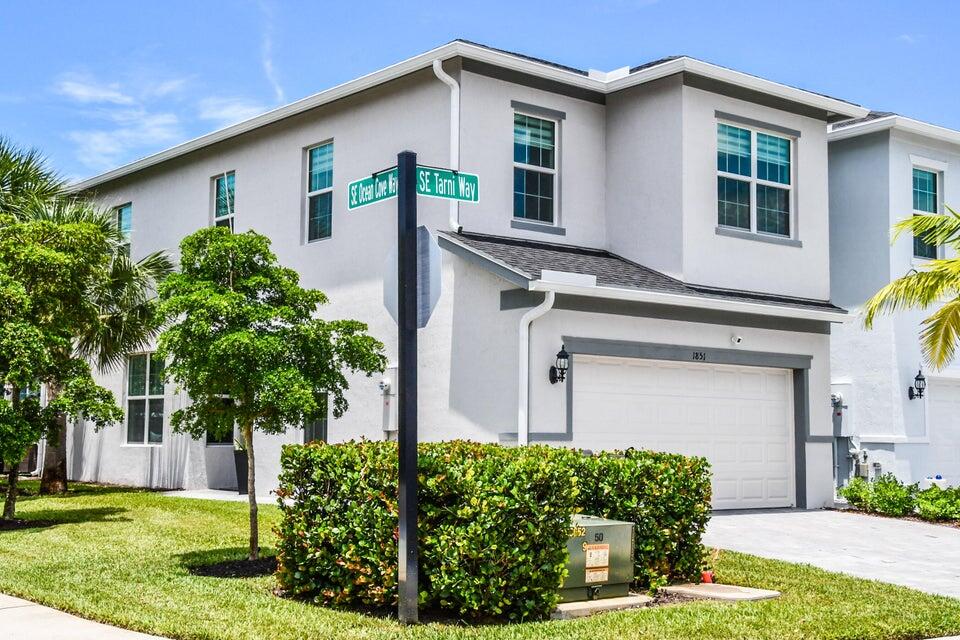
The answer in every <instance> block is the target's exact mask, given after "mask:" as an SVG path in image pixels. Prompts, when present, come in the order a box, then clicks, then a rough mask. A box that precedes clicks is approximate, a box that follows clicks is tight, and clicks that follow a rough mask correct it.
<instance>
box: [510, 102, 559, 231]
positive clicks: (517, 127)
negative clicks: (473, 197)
mask: <svg viewBox="0 0 960 640" xmlns="http://www.w3.org/2000/svg"><path fill="white" fill-rule="evenodd" d="M556 190H557V122H556V121H554V120H547V119H544V118H536V117H534V116H528V115H526V114H523V113H520V112H515V113H514V114H513V216H514V218H519V219H523V220H531V221H534V222H545V223H549V224H553V222H554V220H555V211H554V210H555V202H556Z"/></svg>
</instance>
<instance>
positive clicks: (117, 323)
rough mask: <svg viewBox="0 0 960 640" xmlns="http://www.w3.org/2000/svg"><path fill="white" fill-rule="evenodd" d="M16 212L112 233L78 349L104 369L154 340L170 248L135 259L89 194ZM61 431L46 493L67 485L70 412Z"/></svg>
mask: <svg viewBox="0 0 960 640" xmlns="http://www.w3.org/2000/svg"><path fill="white" fill-rule="evenodd" d="M15 215H16V216H17V217H18V218H19V219H20V220H34V221H48V222H53V223H61V224H68V223H78V222H85V223H89V224H93V225H96V226H97V227H100V228H101V229H102V230H103V232H104V235H105V236H106V237H107V238H108V239H109V244H108V251H109V252H110V256H109V261H108V266H107V268H106V272H105V273H104V274H103V277H102V278H100V279H99V280H97V281H96V282H95V283H94V285H93V286H92V287H91V288H90V290H89V291H88V295H87V302H88V303H89V307H90V310H91V311H92V313H89V314H83V316H82V318H83V320H82V321H81V322H79V323H78V325H77V331H76V334H75V336H74V339H75V340H74V348H75V350H76V352H77V354H78V355H80V356H83V357H86V358H88V359H90V360H92V361H94V362H95V363H96V365H97V366H98V367H99V369H100V370H101V371H108V370H110V369H113V368H115V367H117V366H118V365H120V364H122V363H123V361H124V360H125V358H126V356H127V355H128V354H129V353H132V352H135V351H139V350H141V349H143V348H145V347H147V346H148V345H149V343H150V341H151V340H152V339H153V338H154V337H155V336H156V334H157V333H158V331H159V329H160V317H159V315H158V313H157V306H156V287H157V284H158V283H159V282H160V281H161V280H163V278H165V277H166V276H167V275H168V274H169V273H171V272H172V271H173V262H172V261H171V259H170V257H169V256H168V255H167V253H166V252H162V251H157V252H154V253H151V254H149V255H147V256H145V257H143V258H141V259H140V260H137V261H134V260H132V259H131V258H130V256H129V251H128V248H127V238H126V237H125V236H124V234H123V232H122V231H121V230H120V228H119V227H118V226H117V220H116V217H115V215H114V214H113V213H112V212H111V211H109V210H104V209H99V208H97V207H96V206H94V205H93V204H92V203H90V202H89V201H88V200H85V199H83V198H75V197H67V196H62V197H60V198H57V199H55V200H53V201H50V200H46V199H43V198H40V197H32V198H27V199H26V201H25V202H23V203H22V204H21V206H20V207H19V208H18V210H17V211H16V212H15ZM59 393H60V388H59V385H57V384H56V383H54V384H51V385H49V386H48V389H47V396H48V399H53V398H55V397H56V396H57V395H58V394H59ZM57 431H58V439H57V442H56V443H52V442H48V443H47V447H46V450H45V452H44V464H43V478H42V480H41V484H40V490H41V492H42V493H62V492H65V491H66V490H67V455H66V454H67V446H66V445H67V440H66V420H65V418H63V417H61V419H60V424H59V429H58V430H57Z"/></svg>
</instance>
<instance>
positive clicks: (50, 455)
mask: <svg viewBox="0 0 960 640" xmlns="http://www.w3.org/2000/svg"><path fill="white" fill-rule="evenodd" d="M59 395H60V385H58V384H56V383H54V384H51V385H49V386H48V387H47V402H48V403H49V402H52V401H54V400H56V399H57V397H59ZM66 492H67V416H65V415H63V414H62V413H61V414H58V415H57V433H56V438H51V437H49V436H48V437H47V446H46V448H45V449H44V451H43V475H42V476H41V477H40V493H41V494H57V493H66Z"/></svg>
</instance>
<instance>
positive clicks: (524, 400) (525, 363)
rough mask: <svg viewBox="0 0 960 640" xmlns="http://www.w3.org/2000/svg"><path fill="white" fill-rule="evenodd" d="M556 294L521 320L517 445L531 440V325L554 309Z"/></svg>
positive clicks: (552, 293)
mask: <svg viewBox="0 0 960 640" xmlns="http://www.w3.org/2000/svg"><path fill="white" fill-rule="evenodd" d="M556 295H557V294H556V293H554V292H553V291H547V292H546V297H545V298H544V299H543V302H541V303H540V304H539V305H537V306H536V307H534V308H533V309H530V310H529V311H527V312H526V313H525V314H523V317H522V318H520V381H519V382H520V385H519V386H518V387H517V391H518V393H519V399H518V402H517V445H519V446H521V447H525V446H527V444H528V442H529V440H530V435H529V434H530V324H531V323H532V322H533V321H534V320H536V319H537V318H539V317H540V316H542V315H543V314H545V313H546V312H547V311H550V309H551V308H552V307H553V301H554V298H556Z"/></svg>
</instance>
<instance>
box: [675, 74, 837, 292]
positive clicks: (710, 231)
mask: <svg viewBox="0 0 960 640" xmlns="http://www.w3.org/2000/svg"><path fill="white" fill-rule="evenodd" d="M717 111H721V112H724V113H729V114H733V115H736V116H739V117H741V118H749V119H751V120H757V121H760V122H763V123H768V124H772V125H777V126H780V127H786V128H788V129H792V130H795V131H799V132H800V138H799V139H798V140H797V142H796V144H795V147H796V148H795V150H794V163H795V164H794V167H793V176H794V179H795V185H794V190H795V197H794V204H795V209H794V210H793V211H792V212H791V217H793V218H794V224H795V225H796V227H797V230H798V231H797V235H796V239H798V240H800V241H801V242H802V243H803V246H802V247H791V246H785V245H782V244H771V243H768V242H761V241H757V240H752V239H742V238H732V237H728V236H720V235H717V233H716V229H717V118H716V115H715V113H716V112H717ZM682 139H683V275H684V280H685V281H687V282H691V283H695V284H702V285H709V286H715V287H727V288H731V289H745V290H748V291H760V292H767V293H773V292H775V293H778V294H781V295H787V296H797V297H802V298H812V299H816V300H828V299H829V298H830V256H829V251H830V248H829V247H830V242H829V221H828V216H827V209H828V206H827V205H828V202H827V130H826V125H825V123H824V122H823V121H822V120H817V119H814V118H808V117H804V116H800V115H796V114H792V113H788V112H785V111H780V110H779V109H773V108H770V107H765V106H761V105H757V104H754V103H751V102H745V101H743V100H738V99H736V98H730V97H727V96H722V95H718V94H715V93H710V92H707V91H703V90H701V89H696V88H693V87H689V86H684V87H683V137H682Z"/></svg>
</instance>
